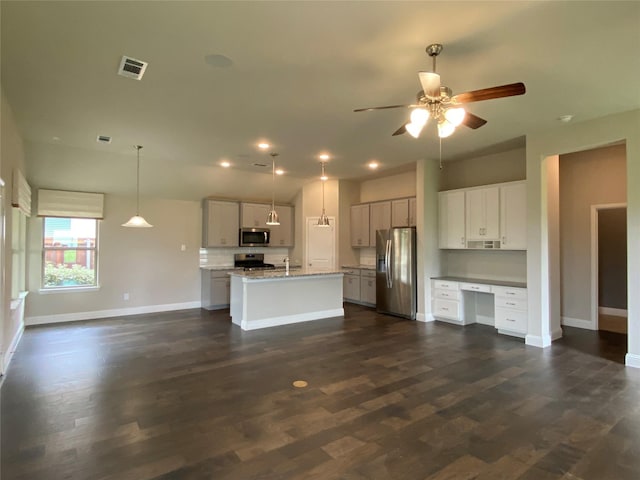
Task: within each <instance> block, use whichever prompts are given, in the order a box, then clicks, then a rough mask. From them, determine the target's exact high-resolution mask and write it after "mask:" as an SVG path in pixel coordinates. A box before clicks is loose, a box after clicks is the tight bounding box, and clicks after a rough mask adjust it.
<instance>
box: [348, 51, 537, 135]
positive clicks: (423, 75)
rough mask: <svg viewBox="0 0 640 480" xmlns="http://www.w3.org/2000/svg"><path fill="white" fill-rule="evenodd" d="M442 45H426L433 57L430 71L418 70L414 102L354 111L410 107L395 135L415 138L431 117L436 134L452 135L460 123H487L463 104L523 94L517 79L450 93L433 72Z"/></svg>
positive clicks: (520, 83)
mask: <svg viewBox="0 0 640 480" xmlns="http://www.w3.org/2000/svg"><path fill="white" fill-rule="evenodd" d="M442 48H443V47H442V45H441V44H439V43H434V44H432V45H429V46H428V47H427V48H426V51H427V54H428V55H429V56H430V57H431V58H433V72H418V77H419V79H420V84H421V85H422V90H420V91H419V92H418V94H417V103H415V104H410V105H387V106H384V107H369V108H358V109H356V110H354V112H366V111H369V110H386V109H389V108H410V109H412V111H411V116H410V121H409V122H407V123H405V124H404V125H402V126H401V127H400V128H399V129H397V130H396V131H395V132H393V135H394V136H395V135H402V134H403V133H405V132H408V133H409V134H410V135H411V136H412V137H414V138H418V136H420V132H421V131H422V129H423V128H424V126H425V125H426V124H427V121H428V120H429V118H433V119H434V120H436V121H437V122H438V136H439V137H440V138H445V137H448V136H449V135H451V134H452V133H453V132H454V131H455V129H456V127H457V126H459V125H466V126H467V127H469V128H473V129H476V128H480V127H481V126H483V125H484V124H485V123H487V121H486V120H485V119H483V118H480V117H478V116H477V115H474V114H473V113H470V112H467V111H466V110H465V109H464V108H463V107H462V105H463V104H466V103H471V102H480V101H482V100H491V99H494V98H502V97H513V96H515V95H523V94H524V93H525V91H526V90H525V86H524V83H522V82H518V83H510V84H508V85H501V86H499V87H490V88H483V89H482V90H473V91H471V92H465V93H459V94H458V95H452V92H451V89H450V88H449V87H446V86H444V85H442V84H441V83H440V75H438V74H437V73H436V57H437V56H438V55H440V53H441V52H442Z"/></svg>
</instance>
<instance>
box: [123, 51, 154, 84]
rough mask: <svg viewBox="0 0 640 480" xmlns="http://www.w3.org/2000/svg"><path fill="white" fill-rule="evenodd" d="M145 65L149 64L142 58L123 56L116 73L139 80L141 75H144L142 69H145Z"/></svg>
mask: <svg viewBox="0 0 640 480" xmlns="http://www.w3.org/2000/svg"><path fill="white" fill-rule="evenodd" d="M147 65H149V64H148V63H147V62H143V61H142V60H136V59H135V58H131V57H127V56H123V57H122V60H121V61H120V68H118V75H122V76H123V77H128V78H134V79H136V80H141V79H142V75H144V71H145V70H146V69H147Z"/></svg>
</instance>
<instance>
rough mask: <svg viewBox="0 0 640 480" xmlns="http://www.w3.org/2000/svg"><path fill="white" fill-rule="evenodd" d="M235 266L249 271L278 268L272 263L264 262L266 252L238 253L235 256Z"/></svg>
mask: <svg viewBox="0 0 640 480" xmlns="http://www.w3.org/2000/svg"><path fill="white" fill-rule="evenodd" d="M233 266H234V267H236V268H242V269H244V270H245V271H248V272H250V271H254V270H273V269H275V268H276V266H275V265H273V264H272V263H264V253H236V254H235V255H234V256H233Z"/></svg>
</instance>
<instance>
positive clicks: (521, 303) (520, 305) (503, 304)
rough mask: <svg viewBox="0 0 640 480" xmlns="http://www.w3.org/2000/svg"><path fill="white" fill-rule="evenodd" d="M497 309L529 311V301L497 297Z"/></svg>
mask: <svg viewBox="0 0 640 480" xmlns="http://www.w3.org/2000/svg"><path fill="white" fill-rule="evenodd" d="M495 301H496V303H495V307H496V310H497V309H498V308H512V309H514V310H524V311H526V310H527V300H526V299H522V298H506V297H496V298H495Z"/></svg>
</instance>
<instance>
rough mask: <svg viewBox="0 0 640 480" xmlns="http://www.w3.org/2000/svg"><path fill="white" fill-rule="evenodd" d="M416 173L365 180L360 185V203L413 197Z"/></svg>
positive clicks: (413, 171)
mask: <svg viewBox="0 0 640 480" xmlns="http://www.w3.org/2000/svg"><path fill="white" fill-rule="evenodd" d="M415 195H416V172H415V170H412V171H410V172H404V173H400V174H397V175H390V176H388V177H381V178H374V179H371V180H365V181H363V182H362V183H361V184H360V203H366V202H375V201H377V200H388V199H391V198H402V197H415Z"/></svg>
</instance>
